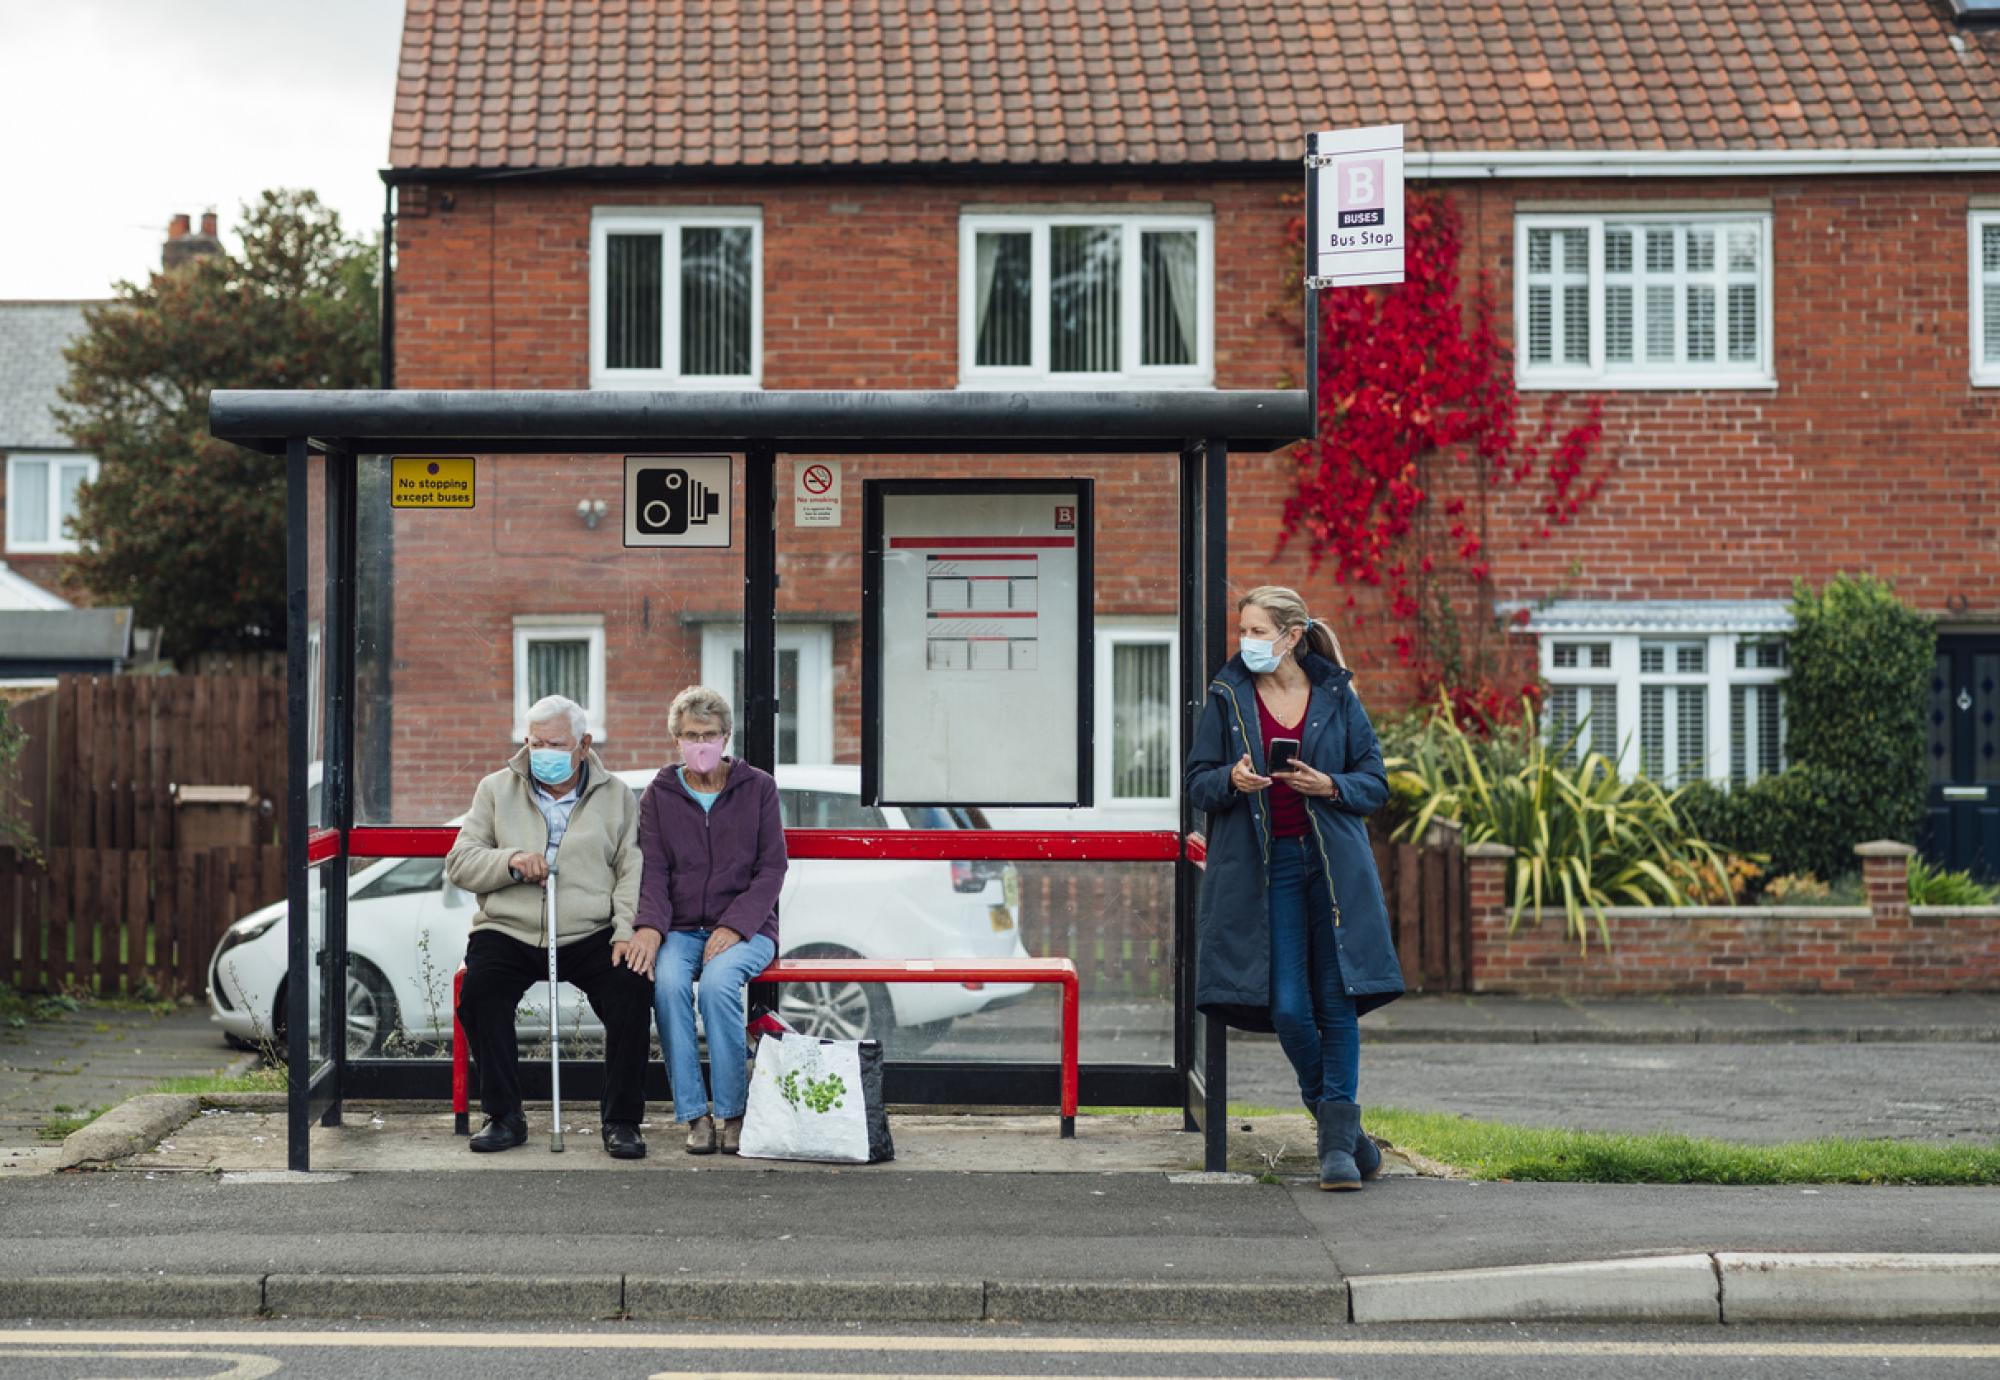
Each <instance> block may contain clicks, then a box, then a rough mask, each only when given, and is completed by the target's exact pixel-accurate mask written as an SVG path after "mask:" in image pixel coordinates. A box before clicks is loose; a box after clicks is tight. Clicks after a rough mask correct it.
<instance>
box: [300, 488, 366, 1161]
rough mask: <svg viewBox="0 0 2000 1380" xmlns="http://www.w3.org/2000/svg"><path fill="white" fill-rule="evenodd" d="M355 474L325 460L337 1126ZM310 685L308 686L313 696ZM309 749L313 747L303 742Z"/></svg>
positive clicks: (327, 1013) (329, 924)
mask: <svg viewBox="0 0 2000 1380" xmlns="http://www.w3.org/2000/svg"><path fill="white" fill-rule="evenodd" d="M359 484H360V476H359V474H358V472H357V471H356V468H355V459H354V457H353V456H352V455H350V454H347V453H345V452H340V451H335V452H332V453H330V454H329V455H328V456H327V458H326V627H325V629H324V631H323V632H322V633H321V635H320V646H321V647H322V648H323V653H322V658H323V663H324V666H325V672H324V674H325V676H326V697H327V698H326V717H325V720H324V722H325V724H326V729H325V735H326V743H325V747H324V754H325V766H324V769H323V770H324V772H325V778H324V788H323V795H322V797H321V799H322V805H321V809H322V811H323V815H324V817H323V818H322V819H320V820H319V823H320V825H322V826H325V827H331V828H333V829H337V830H339V831H340V834H339V841H338V844H337V845H336V848H335V851H334V856H333V860H332V861H331V862H328V863H322V864H321V866H323V867H325V868H327V869H328V870H327V874H326V875H327V876H328V877H329V878H331V879H332V883H331V884H330V885H328V886H327V888H326V945H325V954H326V987H325V989H324V992H323V995H322V999H321V1002H320V1010H321V1012H322V1014H323V1016H324V1020H323V1023H322V1036H321V1038H322V1039H323V1040H330V1041H331V1044H330V1045H328V1046H327V1053H328V1055H329V1056H330V1058H331V1059H332V1061H333V1075H332V1077H333V1084H332V1087H331V1089H330V1090H329V1094H330V1096H329V1099H328V1101H327V1105H326V1109H325V1111H324V1112H323V1113H322V1114H321V1116H320V1124H321V1125H322V1126H338V1125H340V1111H341V1107H340V1104H341V1098H342V1096H343V1090H344V1088H345V1085H346V1081H347V962H348V959H347V890H348V889H347V885H346V879H347V874H348V866H347V858H348V836H349V834H350V833H351V831H352V830H353V828H354V663H355V643H356V633H357V631H358V630H357V629H356V627H355V617H354V615H355V608H356V598H355V586H356V579H355V575H356V537H357V533H358V524H357V521H356V518H357V512H358V507H359V503H358V495H359ZM312 692H313V687H312V686H310V685H308V686H307V687H306V693H307V694H308V695H310V694H311V693H312ZM308 746H309V747H310V745H308Z"/></svg>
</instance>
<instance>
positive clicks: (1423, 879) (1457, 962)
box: [1369, 824, 1472, 992]
mask: <svg viewBox="0 0 2000 1380" xmlns="http://www.w3.org/2000/svg"><path fill="white" fill-rule="evenodd" d="M1369 841H1370V842H1371V843H1372V844H1373V845H1374V848H1375V870H1376V872H1377V873H1379V874H1380V875H1381V878H1382V896H1383V899H1384V900H1386V901H1387V902H1388V903H1389V931H1390V937H1391V938H1392V939H1394V940H1395V943H1396V959H1397V961H1398V962H1399V963H1401V964H1402V967H1403V986H1404V987H1405V988H1406V989H1407V990H1409V991H1412V992H1470V991H1471V990H1472V912H1471V909H1470V907H1469V906H1468V905H1467V894H1466V886H1465V850H1464V849H1463V847H1462V846H1461V844H1460V839H1459V831H1458V828H1457V826H1455V825H1444V824H1439V825H1433V826H1432V827H1431V830H1430V834H1429V836H1428V837H1427V838H1425V840H1424V841H1423V842H1422V843H1421V844H1415V843H1391V842H1390V841H1389V840H1388V839H1386V838H1384V837H1383V836H1382V835H1381V834H1379V833H1376V832H1375V831H1373V830H1371V831H1370V835H1369Z"/></svg>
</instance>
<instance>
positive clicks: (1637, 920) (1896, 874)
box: [1466, 843, 2000, 996]
mask: <svg viewBox="0 0 2000 1380" xmlns="http://www.w3.org/2000/svg"><path fill="white" fill-rule="evenodd" d="M1914 851H1915V850H1913V849H1911V848H1909V847H1908V846H1907V845H1904V844H1896V843H1865V844H1861V845H1860V846H1858V847H1857V848H1856V849H1855V852H1856V853H1858V854H1860V855H1861V873H1862V883H1863V889H1864V891H1865V893H1866V895H1867V898H1868V904H1867V905H1865V906H1696V907H1687V908H1673V909H1669V908H1657V909H1655V908H1641V907H1617V908H1613V909H1610V910H1607V912H1606V915H1607V916H1608V918H1609V922H1610V930H1611V947H1610V948H1609V949H1608V950H1607V949H1606V948H1605V947H1604V945H1603V944H1602V943H1601V942H1600V941H1599V937H1598V932H1597V925H1596V920H1595V919H1594V918H1592V920H1591V933H1590V943H1589V947H1588V949H1587V951H1582V952H1580V951H1579V946H1578V942H1577V941H1576V940H1575V939H1574V938H1571V937H1569V936H1568V935H1567V934H1566V933H1565V925H1564V919H1563V914H1562V912H1561V911H1560V910H1557V911H1544V912H1543V914H1542V918H1541V922H1540V923H1539V924H1536V923H1532V922H1531V919H1530V917H1529V916H1527V915H1524V916H1523V917H1522V921H1521V924H1520V926H1519V928H1517V929H1515V930H1514V931H1513V932H1512V933H1509V932H1508V928H1507V920H1508V907H1507V899H1506V869H1507V867H1508V865H1509V859H1510V858H1511V855H1512V850H1511V849H1508V848H1506V847H1505V846H1504V845H1494V844H1476V845H1474V846H1473V847H1471V848H1468V849H1467V850H1466V854H1467V872H1468V878H1467V882H1468V890H1469V892H1470V899H1471V912H1472V914H1471V925H1472V946H1471V948H1472V988H1473V990H1474V991H1475V992H1512V993H1518V994H1523V995H1540V996H1557V995H1562V996H1640V995H1648V994H1659V993H1670V992H1673V993H1690V994H1692V993H1730V992H1871V993H1895V992H1963V991H1987V992H1991V991H2000V906H1982V907H1960V906H1918V907H1915V908H1914V910H1913V909H1912V907H1911V906H1910V904H1909V900H1908V896H1909V879H1908V867H1909V858H1910V855H1911V854H1912V853H1913V852H1914Z"/></svg>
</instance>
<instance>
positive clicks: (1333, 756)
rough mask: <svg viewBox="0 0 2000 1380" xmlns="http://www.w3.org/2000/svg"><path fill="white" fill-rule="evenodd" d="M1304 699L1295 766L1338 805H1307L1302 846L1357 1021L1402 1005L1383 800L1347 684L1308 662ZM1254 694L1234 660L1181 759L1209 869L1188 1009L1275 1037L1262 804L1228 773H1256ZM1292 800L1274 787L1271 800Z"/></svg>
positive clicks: (1343, 674)
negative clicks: (1203, 819) (1375, 846)
mask: <svg viewBox="0 0 2000 1380" xmlns="http://www.w3.org/2000/svg"><path fill="white" fill-rule="evenodd" d="M1305 669H1306V675H1307V677H1308V678H1309V679H1310V680H1311V682H1312V691H1311V695H1310V697H1309V698H1308V699H1307V701H1306V718H1305V726H1304V727H1303V728H1302V729H1301V730H1300V732H1299V756H1300V757H1301V758H1303V759H1304V760H1305V761H1306V762H1307V763H1308V764H1310V765H1311V766H1313V767H1314V768H1316V769H1318V770H1320V771H1323V772H1325V773H1326V774H1327V775H1328V776H1331V777H1332V778H1333V781H1334V784H1335V785H1336V786H1337V787H1338V788H1339V790H1340V798H1339V799H1338V800H1322V799H1320V798H1319V797H1317V796H1308V797H1307V798H1306V816H1307V819H1308V820H1309V821H1310V824H1311V829H1310V830H1309V832H1308V833H1307V836H1306V841H1307V843H1308V844H1310V845H1312V846H1313V851H1314V852H1316V853H1317V854H1318V857H1319V860H1320V864H1321V866H1323V867H1324V868H1325V869H1326V880H1327V889H1328V891H1330V892H1331V893H1332V895H1333V914H1332V916H1331V917H1329V918H1328V919H1327V920H1326V922H1325V923H1327V924H1329V925H1330V926H1331V929H1332V933H1333V938H1334V943H1335V946H1336V951H1337V952H1338V953H1339V955H1340V973H1341V983H1342V985H1343V986H1344V987H1346V989H1347V991H1348V994H1349V995H1350V996H1352V997H1353V998H1354V1006H1355V1010H1356V1011H1357V1012H1367V1011H1371V1010H1373V1009H1374V1008H1375V1007H1378V1006H1381V1005H1383V1004H1384V1003H1386V1002H1391V1001H1394V1000H1395V999H1396V998H1397V997H1399V996H1401V995H1402V994H1403V971H1402V968H1401V966H1400V965H1399V964H1398V963H1397V962H1396V949H1395V945H1394V943H1393V941H1391V939H1390V938H1389V909H1388V907H1387V906H1386V905H1385V904H1384V903H1383V900H1382V882H1381V879H1380V878H1379V877H1378V876H1377V875H1376V872H1375V854H1374V852H1373V851H1372V850H1371V849H1370V848H1369V845H1368V820H1367V817H1368V816H1369V815H1371V814H1373V813H1374V812H1375V811H1376V810H1378V809H1380V808H1381V807H1382V804H1383V802H1384V801H1386V800H1387V799H1388V798H1389V779H1388V776H1387V775H1386V774H1385V773H1384V772H1383V770H1382V749H1381V747H1380V746H1379V745H1378V744H1377V743H1376V741H1375V728H1374V726H1373V725H1372V724H1370V723H1369V722H1368V715H1367V714H1366V713H1365V712H1364V711H1363V710H1362V708H1361V701H1360V699H1359V698H1358V697H1357V696H1356V695H1355V693H1354V690H1353V688H1352V687H1351V686H1350V685H1349V683H1348V682H1350V681H1351V680H1353V679H1354V677H1353V675H1352V674H1351V673H1350V672H1349V671H1347V670H1346V669H1345V668H1343V667H1341V666H1337V665H1335V664H1334V663H1333V662H1332V661H1330V660H1328V659H1327V658H1325V657H1323V656H1319V655H1317V654H1315V653H1308V654H1307V655H1306V657H1305ZM1256 695H1257V692H1256V689H1255V686H1254V682H1253V679H1252V677H1251V675H1250V672H1249V670H1248V669H1247V668H1246V667H1245V666H1244V665H1243V658H1242V657H1240V656H1234V657H1231V658H1230V659H1229V663H1228V664H1227V665H1225V666H1224V667H1223V668H1222V669H1221V670H1220V671H1219V672H1217V673H1216V676H1215V679H1214V680H1213V681H1211V682H1210V683H1209V687H1208V702H1207V704H1205V705H1204V706H1203V707H1202V711H1201V721H1200V723H1199V724H1198V725H1197V726H1196V728H1195V734H1194V750H1193V752H1192V753H1190V754H1189V756H1188V764H1187V777H1186V783H1185V784H1186V787H1187V794H1188V799H1189V801H1190V802H1192V803H1193V805H1194V807H1195V808H1196V809H1198V810H1203V811H1206V812H1207V814H1208V830H1207V834H1208V862H1207V867H1206V869H1205V870H1204V871H1203V873H1202V878H1201V905H1200V910H1199V924H1198V929H1197V950H1196V952H1197V959H1196V964H1197V967H1196V978H1195V1006H1196V1007H1197V1008H1198V1009H1200V1010H1201V1011H1202V1012H1203V1013H1204V1014H1206V1015H1210V1016H1216V1017H1219V1018H1220V1019H1222V1020H1223V1021H1225V1022H1227V1023H1228V1024H1230V1025H1233V1026H1236V1027H1238V1028H1239V1029H1242V1030H1270V1029H1271V918H1270V911H1269V908H1268V905H1267V901H1266V897H1265V892H1266V890H1267V885H1266V884H1267V879H1268V877H1269V875H1270V873H1269V860H1270V852H1271V819H1270V806H1269V804H1268V802H1267V801H1266V800H1265V798H1264V797H1265V796H1266V795H1267V794H1268V792H1265V791H1256V792H1252V793H1250V794H1248V795H1243V794H1239V793H1238V792H1237V790H1236V788H1235V787H1233V786H1231V785H1230V784H1229V769H1230V768H1231V767H1232V766H1234V765H1235V764H1236V761H1237V759H1239V758H1241V757H1242V756H1243V754H1244V753H1246V752H1247V753H1249V754H1250V761H1251V763H1252V764H1253V765H1254V766H1255V768H1256V770H1257V774H1258V775H1259V776H1262V775H1264V774H1265V771H1264V740H1263V735H1262V734H1261V733H1260V732H1259V731H1258V725H1257V699H1256ZM1270 789H1271V790H1273V791H1282V790H1290V789H1291V788H1290V787H1289V786H1286V785H1284V784H1283V783H1282V782H1279V783H1276V784H1274V785H1272V786H1271V788H1270Z"/></svg>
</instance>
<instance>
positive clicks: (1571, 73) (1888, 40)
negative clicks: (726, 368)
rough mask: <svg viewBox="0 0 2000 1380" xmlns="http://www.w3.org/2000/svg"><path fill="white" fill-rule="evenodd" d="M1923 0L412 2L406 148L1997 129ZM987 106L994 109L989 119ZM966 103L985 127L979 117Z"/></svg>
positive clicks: (1974, 73)
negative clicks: (1601, 0)
mask: <svg viewBox="0 0 2000 1380" xmlns="http://www.w3.org/2000/svg"><path fill="white" fill-rule="evenodd" d="M1940 11H1941V7H1938V6H1935V5H1933V4H1932V3H1930V0H1829V3H1825V4H1820V5H1812V6H1801V7H1794V8H1791V9H1784V8H1780V7H1773V6H1749V5H1733V6H1714V5H1700V6H1684V7H1676V8H1668V9H1661V8H1659V7H1637V6H1556V5H1549V4H1546V3H1542V0H1503V2H1502V3H1493V4H1487V5H1481V6H1474V7H1469V8H1468V9H1466V10H1465V11H1463V12H1462V15H1461V18H1460V20H1459V21H1458V22H1452V23H1444V24H1440V23H1437V22H1436V21H1435V17H1434V16H1433V15H1431V14H1429V13H1428V12H1424V11H1420V10H1415V9H1412V8H1410V7H1407V6H1403V5H1391V4H1387V3H1384V0H1338V2H1337V3H1336V2H1335V0H1306V2H1304V3H1302V2H1301V0H1075V2H1074V3H1072V0H1017V3H1016V4H1015V5H1014V6H1012V7H999V6H991V7H989V6H988V5H987V4H985V3H983V0H817V2H816V3H802V2H801V0H598V2H597V3H592V2H591V0H539V2H538V3H535V4H532V5H523V4H519V3H517V2H515V0H409V2H408V5H407V9H406V15H405V20H404V33H403V50H402V55H401V60H400V62H399V65H398V70H397V85H396V104H395V119H394V124H393V127H392V132H391V135H390V146H389V157H390V162H391V164H392V165H393V166H395V167H397V168H401V169H406V170H457V169H474V168H499V167H508V168H537V167H544V168H556V167H574V166H577V165H578V164H579V163H580V162H583V161H584V160H588V162H589V163H590V164H591V165H594V166H599V167H634V166H683V167H701V166H722V165H728V164H756V165H760V166H763V165H770V166H800V165H811V164H843V165H855V164H868V163H882V164H901V163H954V162H955V163H971V164H980V163H1066V164H1075V165H1090V164H1116V163H1125V162H1133V161H1143V162H1148V163H1198V162H1216V161H1228V162H1235V161H1243V162H1289V161H1291V160H1292V159H1294V158H1296V157H1297V154H1298V151H1299V145H1300V143H1301V142H1302V135H1303V131H1304V130H1305V129H1307V128H1326V127H1329V126H1339V125H1349V124H1372V123H1379V122H1390V121H1396V120H1401V121H1403V122H1405V123H1406V124H1408V125H1410V126H1411V127H1410V128H1409V129H1408V131H1407V135H1408V138H1409V143H1410V147H1411V148H1412V149H1414V150H1453V149H1476V150H1510V149H1558V150H1559V149H1594V148H1662V147H1687V146H1690V145H1693V146H1698V147H1703V148H1712V149H1720V148H1870V147H1937V148H1955V147H1990V146H1993V145H1995V144H1996V143H2000V33H1996V32H1994V31H1992V30H1983V31H1982V30H1959V29H1957V28H1955V27H1954V26H1953V25H1951V24H1950V23H1949V21H1947V20H1945V19H1944V18H1943V17H1942V16H1941V12H1940ZM996 123H997V124H998V125H999V127H998V128H995V127H993V126H994V125H995V124H996ZM968 125H977V126H978V129H977V130H976V131H974V130H970V129H967V128H966V127H967V126H968Z"/></svg>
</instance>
